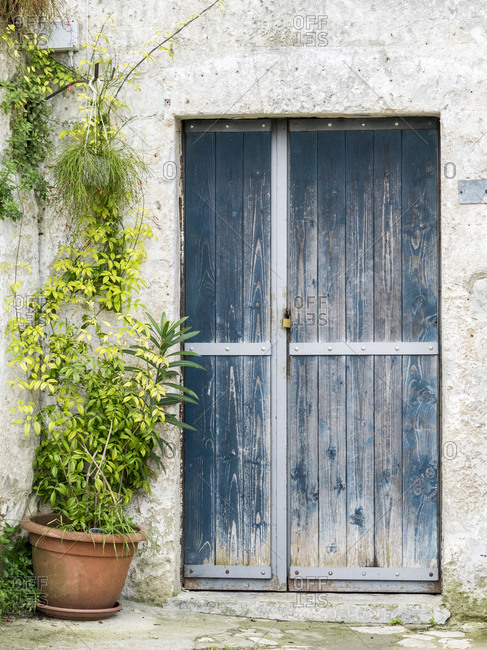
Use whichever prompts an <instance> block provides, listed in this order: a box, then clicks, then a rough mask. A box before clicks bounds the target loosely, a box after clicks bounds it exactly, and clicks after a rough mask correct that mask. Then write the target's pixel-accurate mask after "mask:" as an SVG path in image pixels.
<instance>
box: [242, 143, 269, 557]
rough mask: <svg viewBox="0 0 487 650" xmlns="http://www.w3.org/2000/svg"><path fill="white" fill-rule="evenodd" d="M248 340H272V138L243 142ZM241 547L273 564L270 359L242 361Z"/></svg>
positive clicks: (244, 283)
mask: <svg viewBox="0 0 487 650" xmlns="http://www.w3.org/2000/svg"><path fill="white" fill-rule="evenodd" d="M243 147H244V153H243V169H244V171H243V175H244V181H243V210H244V214H243V229H244V248H243V268H242V275H243V286H244V340H245V341H250V342H262V341H269V340H270V306H271V298H270V280H271V277H270V274H271V260H270V226H271V224H270V200H271V197H270V183H271V177H270V175H271V140H270V133H245V134H244V141H243ZM243 382H244V414H243V424H244V448H243V458H244V476H243V484H244V503H243V547H244V562H245V564H247V565H263V564H270V562H271V556H270V548H271V547H270V541H271V540H270V530H271V527H270V524H271V521H270V519H271V514H270V507H271V497H270V491H271V474H270V467H271V464H270V449H271V436H270V428H271V427H270V359H269V358H268V357H262V358H259V357H248V358H246V359H244V378H243Z"/></svg>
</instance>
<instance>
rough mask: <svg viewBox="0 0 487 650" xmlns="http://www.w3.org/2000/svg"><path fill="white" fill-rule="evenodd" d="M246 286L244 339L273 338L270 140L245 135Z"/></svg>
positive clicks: (244, 279) (244, 270)
mask: <svg viewBox="0 0 487 650" xmlns="http://www.w3.org/2000/svg"><path fill="white" fill-rule="evenodd" d="M243 165H244V170H243V233H244V235H243V236H244V247H243V267H242V276H243V287H244V289H243V290H244V306H245V308H244V337H245V339H244V340H245V341H249V342H261V341H269V340H270V308H271V296H270V286H271V271H272V266H271V259H270V250H271V191H270V188H271V139H270V133H245V134H244V159H243Z"/></svg>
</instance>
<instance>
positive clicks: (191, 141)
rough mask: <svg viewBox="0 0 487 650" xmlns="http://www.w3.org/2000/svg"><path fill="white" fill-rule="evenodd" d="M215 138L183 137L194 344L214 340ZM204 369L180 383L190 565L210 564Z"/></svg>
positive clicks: (212, 490) (209, 410) (210, 460)
mask: <svg viewBox="0 0 487 650" xmlns="http://www.w3.org/2000/svg"><path fill="white" fill-rule="evenodd" d="M214 161H215V134H214V133H206V134H203V135H201V134H188V135H187V137H186V192H185V204H186V266H187V268H188V269H190V272H189V273H187V274H186V284H185V296H186V307H185V312H186V315H187V316H188V323H189V324H190V325H191V326H192V327H193V328H194V329H198V330H200V333H199V335H198V337H197V338H198V340H200V341H205V340H208V341H211V340H213V339H214V337H215V328H216V317H215V292H216V285H215V212H214V206H215V165H214ZM201 364H202V365H203V366H204V367H205V369H206V371H199V370H194V369H188V370H187V372H186V374H185V381H186V383H187V385H188V386H191V387H192V389H193V390H194V391H195V392H196V393H197V394H198V395H199V396H200V401H199V404H198V405H193V404H189V405H188V406H187V408H186V412H185V415H186V420H187V422H188V424H190V425H191V426H194V427H195V428H196V430H195V431H190V430H188V431H187V432H186V436H185V449H184V468H185V471H184V490H185V503H187V504H191V508H189V507H188V508H185V512H184V525H185V538H184V541H185V558H186V562H188V563H190V564H205V563H210V564H212V563H213V562H214V561H215V517H216V508H215V504H216V478H215V470H216V464H215V416H214V409H213V402H214V395H215V360H214V359H213V358H211V357H207V358H205V359H201Z"/></svg>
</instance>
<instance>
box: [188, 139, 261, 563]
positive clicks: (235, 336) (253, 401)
mask: <svg viewBox="0 0 487 650" xmlns="http://www.w3.org/2000/svg"><path fill="white" fill-rule="evenodd" d="M185 203H186V246H185V265H186V313H187V314H188V315H189V317H190V321H191V325H192V327H193V328H195V329H197V330H200V334H199V335H198V337H197V339H196V340H198V341H202V342H209V343H211V342H224V343H232V342H233V343H235V342H264V341H265V342H267V341H269V339H270V315H269V314H270V273H271V268H270V264H269V250H270V134H269V133H268V132H267V133H265V132H264V133H252V132H248V133H247V132H246V133H243V132H231V133H216V134H215V133H206V134H205V133H203V134H201V133H198V134H187V136H186V188H185ZM201 362H202V365H204V366H205V367H206V368H208V369H209V372H206V373H205V372H202V371H197V370H190V371H189V372H188V373H186V381H187V384H188V385H190V386H191V387H192V388H194V389H195V391H196V392H197V393H198V395H199V397H200V402H199V404H198V405H189V406H188V407H187V409H186V418H187V421H188V423H189V424H193V426H195V428H196V431H194V432H193V431H188V432H187V433H186V437H185V504H184V513H185V563H186V564H203V563H205V564H219V565H239V566H250V565H255V566H259V565H269V563H270V524H271V522H270V396H269V390H270V388H269V387H270V362H269V358H268V357H264V358H259V357H247V358H246V357H243V356H239V357H235V356H232V357H229V356H226V357H218V356H217V357H202V359H201Z"/></svg>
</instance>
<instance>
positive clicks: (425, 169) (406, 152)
mask: <svg viewBox="0 0 487 650" xmlns="http://www.w3.org/2000/svg"><path fill="white" fill-rule="evenodd" d="M402 167H403V171H402V212H403V218H402V237H403V247H402V256H403V264H402V266H403V340H404V341H436V340H437V339H438V328H437V315H438V304H437V303H438V255H437V247H438V232H437V227H438V226H437V222H438V213H437V210H438V208H437V198H438V196H437V195H438V187H437V183H438V180H437V174H438V169H437V168H438V133H437V131H428V130H424V131H421V132H420V133H419V134H418V133H415V132H414V131H411V130H408V131H403V134H402Z"/></svg>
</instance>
